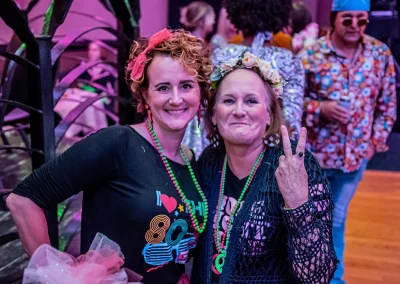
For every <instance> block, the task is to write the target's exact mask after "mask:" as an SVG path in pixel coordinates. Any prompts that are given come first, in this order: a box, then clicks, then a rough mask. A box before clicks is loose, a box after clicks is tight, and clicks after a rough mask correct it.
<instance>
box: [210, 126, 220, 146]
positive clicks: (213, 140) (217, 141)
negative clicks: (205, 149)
mask: <svg viewBox="0 0 400 284" xmlns="http://www.w3.org/2000/svg"><path fill="white" fill-rule="evenodd" d="M210 142H211V144H212V145H213V147H214V148H217V147H219V146H220V145H221V137H220V136H219V132H218V127H217V126H216V125H214V131H213V133H212V134H211V137H210Z"/></svg>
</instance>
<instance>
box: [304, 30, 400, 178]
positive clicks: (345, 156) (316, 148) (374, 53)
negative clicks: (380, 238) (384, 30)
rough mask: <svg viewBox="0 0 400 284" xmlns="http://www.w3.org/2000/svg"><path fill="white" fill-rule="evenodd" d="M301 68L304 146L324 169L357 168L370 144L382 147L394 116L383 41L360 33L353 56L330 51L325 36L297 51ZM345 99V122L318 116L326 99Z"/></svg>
mask: <svg viewBox="0 0 400 284" xmlns="http://www.w3.org/2000/svg"><path fill="white" fill-rule="evenodd" d="M299 56H300V58H301V59H302V62H303V65H304V69H305V72H306V90H305V97H304V107H305V112H304V116H303V125H304V126H306V127H307V129H308V143H307V144H308V145H307V146H308V147H309V150H310V151H311V152H313V153H314V154H315V156H316V158H317V159H318V161H319V163H320V164H321V166H322V167H323V168H326V169H340V170H343V171H344V172H352V171H355V170H357V169H358V168H359V167H360V165H361V162H362V160H363V159H364V157H365V156H366V154H367V150H368V147H369V146H370V145H371V144H372V146H374V148H375V151H376V152H384V151H387V149H388V147H387V145H386V140H387V138H388V136H389V133H390V131H391V130H392V127H393V124H394V122H395V120H396V116H397V115H396V86H395V83H396V82H395V69H394V60H393V56H392V55H391V52H390V50H389V48H388V47H387V46H386V45H385V44H383V43H382V42H380V41H378V40H377V39H374V38H372V37H370V36H367V35H364V36H363V39H362V43H361V44H360V46H359V48H358V50H357V52H356V54H355V56H354V59H353V60H352V61H350V60H349V59H347V58H345V57H344V56H341V55H340V54H338V53H337V52H336V51H335V48H334V47H333V46H332V42H331V40H330V35H329V34H328V35H327V36H325V37H322V38H319V39H318V40H317V42H316V43H315V44H313V45H312V46H311V47H309V48H307V49H305V50H303V51H302V52H301V53H300V54H299ZM343 96H347V97H348V98H349V99H350V115H351V119H350V122H349V123H348V124H347V125H345V124H340V123H339V122H330V121H328V120H326V119H325V118H324V117H322V116H321V115H320V105H321V102H322V101H325V100H340V98H341V97H343Z"/></svg>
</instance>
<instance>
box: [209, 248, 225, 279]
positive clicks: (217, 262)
mask: <svg viewBox="0 0 400 284" xmlns="http://www.w3.org/2000/svg"><path fill="white" fill-rule="evenodd" d="M225 256H226V253H225V252H222V253H216V254H214V256H213V264H212V270H213V272H214V273H215V274H217V275H219V274H221V273H222V268H223V266H224V264H225Z"/></svg>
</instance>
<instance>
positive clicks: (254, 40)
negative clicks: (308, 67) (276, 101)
mask: <svg viewBox="0 0 400 284" xmlns="http://www.w3.org/2000/svg"><path fill="white" fill-rule="evenodd" d="M224 6H225V8H226V10H227V12H228V18H229V20H230V21H231V23H232V24H233V25H234V26H235V27H236V28H237V29H238V30H240V31H242V33H243V36H244V40H243V42H242V44H241V45H235V44H230V45H227V46H225V47H224V48H221V49H216V50H215V51H214V52H213V55H212V61H213V63H214V65H216V66H221V65H223V64H224V63H227V62H229V60H231V59H232V58H237V57H238V56H239V55H240V54H242V53H243V52H244V51H250V52H252V53H253V54H255V55H256V56H259V57H260V58H262V59H266V60H268V61H271V62H273V64H275V65H276V66H277V68H278V70H279V74H280V76H282V77H283V79H284V80H285V81H286V82H285V85H284V87H283V114H284V118H285V122H286V123H287V124H288V125H289V126H290V130H293V131H295V132H297V134H299V133H300V126H301V118H302V115H303V96H304V69H303V66H302V64H301V61H300V60H299V59H297V58H295V57H294V55H293V53H292V52H290V51H288V50H286V49H283V48H280V47H276V46H274V45H273V42H272V38H273V34H274V33H277V32H279V31H281V30H282V29H283V28H284V27H286V26H288V25H289V18H290V11H291V8H292V1H291V0H246V1H243V0H225V2H224Z"/></svg>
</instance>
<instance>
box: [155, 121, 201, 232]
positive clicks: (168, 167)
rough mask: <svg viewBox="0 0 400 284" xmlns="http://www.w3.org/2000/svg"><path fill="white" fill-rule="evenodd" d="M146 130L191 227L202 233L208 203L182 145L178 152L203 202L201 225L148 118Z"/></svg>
mask: <svg viewBox="0 0 400 284" xmlns="http://www.w3.org/2000/svg"><path fill="white" fill-rule="evenodd" d="M147 131H148V132H149V134H150V137H151V140H152V141H153V145H154V147H155V148H156V149H157V151H158V153H159V154H160V156H161V160H162V161H163V164H164V167H165V169H166V170H167V172H168V175H169V177H170V179H171V181H172V183H173V184H174V186H175V188H176V191H178V193H179V195H180V197H181V198H182V201H183V203H184V204H185V205H186V208H187V209H188V212H189V216H190V219H191V220H192V225H193V227H194V228H195V230H196V231H197V232H198V233H199V234H201V233H203V232H204V230H205V229H206V224H207V217H208V203H207V199H206V197H205V195H204V193H203V191H202V190H201V188H200V185H199V183H198V181H197V179H196V176H195V174H194V172H193V169H192V166H191V165H190V162H189V160H188V158H187V157H186V154H185V152H184V151H183V149H182V146H180V147H179V151H180V153H181V155H182V158H183V160H184V161H185V163H186V166H187V167H188V169H189V173H190V176H191V178H192V180H193V183H194V185H195V187H196V190H197V192H198V193H199V194H200V197H201V200H202V201H203V203H204V221H203V224H201V225H199V221H198V220H197V218H196V214H195V213H194V212H193V209H192V206H190V204H189V201H188V199H187V197H186V195H185V193H184V192H183V190H182V188H181V187H180V185H179V183H178V180H177V179H176V177H175V174H174V172H173V171H172V168H171V165H170V164H169V162H168V159H167V156H165V154H164V150H163V149H162V147H161V143H160V141H159V140H158V138H157V135H156V133H155V132H154V129H153V127H152V126H151V122H150V120H147Z"/></svg>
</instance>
